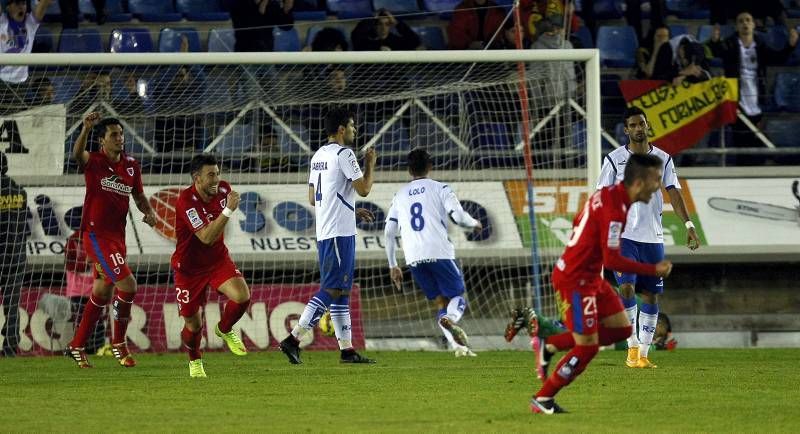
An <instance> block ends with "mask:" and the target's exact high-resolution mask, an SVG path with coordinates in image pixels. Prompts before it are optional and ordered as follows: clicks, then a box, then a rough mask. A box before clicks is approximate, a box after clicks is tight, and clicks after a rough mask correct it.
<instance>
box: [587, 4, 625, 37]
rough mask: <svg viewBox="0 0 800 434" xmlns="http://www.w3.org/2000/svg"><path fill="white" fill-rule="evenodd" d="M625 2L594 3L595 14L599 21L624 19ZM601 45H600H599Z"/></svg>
mask: <svg viewBox="0 0 800 434" xmlns="http://www.w3.org/2000/svg"><path fill="white" fill-rule="evenodd" d="M624 3H625V1H624V0H599V1H596V2H595V3H594V14H595V16H596V17H597V19H598V20H617V19H620V18H622V8H623V4H624ZM598 45H599V44H598Z"/></svg>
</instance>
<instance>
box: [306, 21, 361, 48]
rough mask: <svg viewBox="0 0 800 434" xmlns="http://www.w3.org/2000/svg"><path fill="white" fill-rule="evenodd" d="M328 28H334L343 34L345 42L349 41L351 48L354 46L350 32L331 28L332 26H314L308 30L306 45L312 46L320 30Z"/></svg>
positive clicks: (339, 28)
mask: <svg viewBox="0 0 800 434" xmlns="http://www.w3.org/2000/svg"><path fill="white" fill-rule="evenodd" d="M326 27H331V28H334V29H336V30H338V31H340V32H342V34H343V35H344V38H345V40H347V45H348V46H350V47H352V46H353V43H352V42H351V40H350V32H349V31H347V29H345V28H344V27H341V26H331V25H325V24H315V25H313V26H311V27H309V28H308V31H307V32H306V45H308V46H311V43H312V42H313V41H314V36H316V34H317V33H318V32H319V31H320V30H322V29H324V28H326Z"/></svg>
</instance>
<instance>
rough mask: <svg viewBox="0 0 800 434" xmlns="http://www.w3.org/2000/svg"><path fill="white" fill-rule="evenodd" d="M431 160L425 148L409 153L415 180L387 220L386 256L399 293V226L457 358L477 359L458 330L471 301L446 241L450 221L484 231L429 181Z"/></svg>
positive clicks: (447, 190)
mask: <svg viewBox="0 0 800 434" xmlns="http://www.w3.org/2000/svg"><path fill="white" fill-rule="evenodd" d="M431 166H432V164H431V156H430V154H428V151H426V150H424V149H414V150H413V151H411V152H409V154H408V173H409V174H411V176H412V177H413V178H414V179H413V180H412V181H411V182H409V183H408V184H406V185H404V186H403V187H401V188H400V190H399V191H398V192H397V194H396V195H395V196H394V199H393V200H392V207H391V208H390V209H389V214H388V215H387V216H386V228H385V230H384V233H385V239H386V256H387V258H388V259H389V268H390V275H391V278H392V282H394V284H395V285H396V286H397V288H398V289H399V288H400V284H401V283H402V281H403V271H402V270H401V269H400V267H398V266H397V259H396V258H395V237H396V236H397V229H398V226H399V228H400V234H401V236H402V237H403V252H404V254H405V259H406V263H407V264H408V265H409V266H410V267H411V275H412V276H413V277H414V281H415V282H417V285H419V287H420V288H422V291H423V292H424V293H425V296H426V297H427V298H428V300H433V301H434V302H435V303H436V307H437V308H438V315H437V323H438V324H439V327H440V328H441V329H442V333H443V334H444V336H445V337H446V338H447V341H448V342H449V343H450V347H451V348H453V349H455V354H456V357H461V356H474V355H475V353H473V352H472V351H471V350H470V349H469V347H468V346H467V335H466V333H464V330H463V329H462V328H461V327H459V326H458V325H457V323H458V321H459V320H460V319H461V316H462V315H464V310H465V309H466V308H467V301H466V300H465V299H464V277H463V276H462V274H461V270H459V269H458V265H456V261H455V249H454V248H453V243H451V242H450V239H449V238H448V237H447V225H446V224H445V221H446V220H448V219H449V220H452V221H453V222H454V223H456V224H458V225H459V226H463V227H466V228H470V229H472V230H473V231H475V232H476V233H477V232H480V231H481V230H482V229H483V226H481V223H480V222H479V221H477V220H475V219H474V218H472V216H470V215H469V213H467V212H465V211H464V209H463V208H462V207H461V203H460V202H459V201H458V198H457V197H456V194H455V193H453V190H451V189H450V187H449V186H448V185H446V184H442V183H441V182H437V181H434V180H432V179H428V178H427V176H428V172H430V170H431Z"/></svg>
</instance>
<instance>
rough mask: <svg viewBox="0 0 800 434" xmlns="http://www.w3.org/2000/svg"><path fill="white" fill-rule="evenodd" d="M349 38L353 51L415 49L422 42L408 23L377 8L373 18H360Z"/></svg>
mask: <svg viewBox="0 0 800 434" xmlns="http://www.w3.org/2000/svg"><path fill="white" fill-rule="evenodd" d="M392 30H394V31H392ZM351 38H352V40H353V50H355V51H391V50H395V51H398V50H416V49H417V48H418V47H419V46H420V45H421V43H422V41H421V40H420V38H419V35H417V34H416V32H414V30H412V29H411V27H409V26H408V24H406V23H405V22H403V21H398V20H397V19H396V18H395V17H394V15H392V13H391V12H389V11H387V10H386V9H381V10H379V11H378V12H377V14H376V15H375V18H368V19H366V20H361V21H360V22H359V23H358V24H357V25H356V28H355V29H353V32H352V33H351Z"/></svg>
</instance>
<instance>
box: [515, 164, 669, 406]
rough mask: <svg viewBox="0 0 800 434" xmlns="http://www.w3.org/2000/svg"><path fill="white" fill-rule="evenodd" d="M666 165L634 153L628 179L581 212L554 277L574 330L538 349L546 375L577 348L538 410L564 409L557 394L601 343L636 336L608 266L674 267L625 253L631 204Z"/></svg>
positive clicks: (547, 386)
mask: <svg viewBox="0 0 800 434" xmlns="http://www.w3.org/2000/svg"><path fill="white" fill-rule="evenodd" d="M662 167H663V163H662V161H661V159H660V158H658V157H656V156H653V155H640V154H632V155H631V156H630V157H629V159H628V162H627V166H626V167H625V179H624V180H623V181H622V183H619V184H616V185H614V186H612V187H606V188H603V189H601V190H599V191H597V192H595V193H594V194H593V195H592V196H591V197H590V198H589V200H587V201H586V204H585V205H584V207H583V210H582V211H581V212H580V213H578V215H576V216H575V221H574V222H573V230H572V235H570V238H569V241H568V242H567V248H566V249H565V250H564V253H563V254H562V255H561V258H560V259H559V260H558V261H556V266H555V268H554V269H553V275H552V280H553V287H554V288H555V291H556V301H557V302H558V308H559V311H560V312H561V316H562V318H563V320H564V324H565V325H566V326H567V329H569V330H570V332H565V333H561V334H558V335H553V336H550V337H548V338H547V341H546V342H545V343H544V345H541V347H540V348H538V352H539V354H538V356H539V357H538V363H537V371H538V372H540V375H541V376H542V378H545V377H546V368H547V364H548V363H549V361H550V358H551V357H552V356H553V353H554V352H555V351H556V350H566V349H570V348H571V350H570V351H569V352H568V353H567V354H566V355H565V356H564V357H563V358H562V359H561V361H559V362H558V365H557V366H556V368H555V369H554V370H553V373H552V374H551V375H550V376H549V377H547V379H546V380H545V382H544V384H543V385H542V388H541V389H539V391H538V392H537V393H536V395H534V397H533V399H531V411H533V412H534V413H543V414H553V413H562V412H563V411H564V410H563V409H562V408H561V407H559V406H558V405H557V404H556V403H555V400H554V397H555V396H556V393H558V391H559V390H561V389H562V388H563V387H565V386H566V385H568V384H569V383H571V382H572V381H574V380H575V378H576V377H577V376H578V375H580V373H581V372H583V370H584V369H586V367H587V366H588V365H589V362H591V361H592V359H593V358H594V356H595V355H597V351H598V350H599V345H610V344H612V343H614V342H617V341H621V340H622V339H625V338H627V337H628V336H630V334H631V330H632V327H631V324H630V322H629V321H628V318H627V317H626V316H625V311H624V308H623V307H622V303H621V302H620V299H619V296H617V293H616V292H615V291H614V289H613V288H611V285H609V284H608V282H606V281H605V280H604V279H603V277H602V276H601V274H600V273H601V271H602V268H603V267H604V266H605V267H607V268H610V269H613V270H620V271H624V272H635V273H637V274H645V275H656V276H660V277H666V276H668V275H669V273H670V271H672V263H671V262H669V261H661V262H659V263H657V264H655V265H654V264H646V263H642V262H636V261H632V260H630V259H627V258H625V257H623V256H622V255H620V245H621V238H620V236H621V235H622V231H623V229H625V221H626V217H627V214H628V211H629V209H630V208H631V204H633V203H635V202H639V201H641V202H648V201H650V199H651V198H652V196H653V193H655V191H656V190H658V188H659V187H660V185H661V177H662V176H663V174H662V173H661V168H662ZM548 347H550V348H548Z"/></svg>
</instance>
